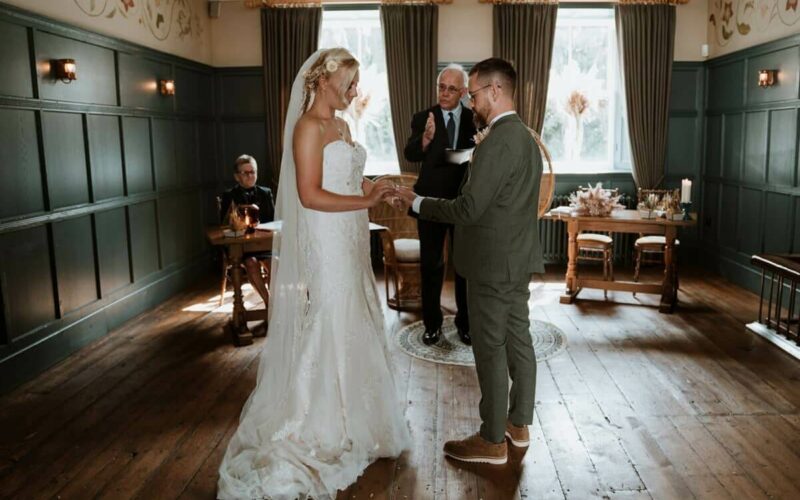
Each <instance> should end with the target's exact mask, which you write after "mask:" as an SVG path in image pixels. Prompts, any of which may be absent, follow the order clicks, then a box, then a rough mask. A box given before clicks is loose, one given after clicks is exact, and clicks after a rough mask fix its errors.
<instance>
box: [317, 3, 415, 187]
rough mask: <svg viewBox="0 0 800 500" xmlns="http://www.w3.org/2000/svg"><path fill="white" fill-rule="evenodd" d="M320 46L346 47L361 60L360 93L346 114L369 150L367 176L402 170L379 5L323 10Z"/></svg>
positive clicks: (357, 137) (345, 117) (360, 139)
mask: <svg viewBox="0 0 800 500" xmlns="http://www.w3.org/2000/svg"><path fill="white" fill-rule="evenodd" d="M319 44H320V47H324V48H328V47H344V48H346V49H348V50H349V51H350V52H352V53H353V55H354V56H356V58H357V59H358V60H359V62H360V63H361V67H360V83H359V85H358V87H359V94H358V97H356V98H355V99H354V100H353V104H352V105H351V106H350V107H349V108H348V109H347V110H346V111H344V112H343V113H342V117H343V118H344V119H345V120H347V122H348V124H349V125H350V131H351V132H352V134H353V137H354V138H355V140H357V141H358V142H359V143H361V144H362V145H363V146H364V147H365V148H366V149H367V165H366V168H365V171H364V174H365V175H381V174H394V173H399V172H400V168H399V165H398V161H397V150H396V149H395V142H394V132H393V130H394V128H393V127H392V111H391V108H390V106H389V80H388V78H387V77H386V52H385V51H384V47H383V31H382V30H381V20H380V13H379V11H378V9H377V8H364V9H346V10H345V9H337V10H334V9H328V8H326V9H325V10H323V12H322V32H321V33H320V38H319Z"/></svg>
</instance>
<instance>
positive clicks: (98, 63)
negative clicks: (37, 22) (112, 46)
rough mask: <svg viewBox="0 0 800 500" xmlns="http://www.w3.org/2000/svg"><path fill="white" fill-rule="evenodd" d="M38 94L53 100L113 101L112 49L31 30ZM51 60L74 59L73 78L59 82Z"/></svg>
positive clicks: (112, 102)
mask: <svg viewBox="0 0 800 500" xmlns="http://www.w3.org/2000/svg"><path fill="white" fill-rule="evenodd" d="M34 39H35V42H34V43H35V46H36V64H37V70H38V71H37V74H38V80H39V96H40V97H41V98H42V99H50V100H54V101H70V102H82V103H91V104H110V105H115V104H117V87H116V81H115V80H116V75H115V66H114V51H113V50H109V49H106V48H103V47H98V46H97V45H91V44H88V43H84V42H81V41H78V40H74V39H72V38H67V37H63V36H58V35H54V34H51V33H45V32H42V31H36V32H35V36H34ZM52 59H74V60H75V65H76V67H77V71H76V76H77V79H76V80H74V81H72V82H70V83H63V82H61V81H59V80H56V79H54V78H53V75H52V72H51V70H50V60H52Z"/></svg>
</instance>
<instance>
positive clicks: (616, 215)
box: [542, 210, 697, 226]
mask: <svg viewBox="0 0 800 500" xmlns="http://www.w3.org/2000/svg"><path fill="white" fill-rule="evenodd" d="M689 216H690V217H691V220H667V219H660V218H656V219H645V218H643V217H642V216H641V215H640V214H639V211H638V210H614V211H613V212H611V215H609V216H606V217H593V216H589V215H577V214H573V213H565V212H555V213H554V212H553V211H552V210H551V211H549V212H547V213H546V214H544V215H543V216H542V218H543V219H548V220H563V221H565V222H567V221H570V220H577V221H581V222H583V221H586V222H593V221H602V220H607V221H611V222H622V223H625V222H630V223H646V224H656V225H662V226H694V225H696V224H697V214H696V213H691V214H689Z"/></svg>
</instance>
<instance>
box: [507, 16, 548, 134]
mask: <svg viewBox="0 0 800 500" xmlns="http://www.w3.org/2000/svg"><path fill="white" fill-rule="evenodd" d="M492 10H493V14H492V17H493V20H494V37H493V44H492V45H493V47H492V50H493V54H494V55H495V57H501V58H503V59H506V60H507V61H511V63H512V64H513V65H514V69H516V70H517V94H516V96H515V100H516V106H517V112H518V113H519V115H520V118H521V119H522V121H523V122H524V123H525V124H526V125H528V126H529V127H530V128H532V129H534V130H535V131H536V132H538V133H541V132H542V126H543V125H544V111H545V106H546V104H547V83H548V81H549V77H550V60H551V59H552V55H553V39H554V37H555V33H556V17H557V15H558V4H557V3H540V4H504V5H494V6H493V8H492Z"/></svg>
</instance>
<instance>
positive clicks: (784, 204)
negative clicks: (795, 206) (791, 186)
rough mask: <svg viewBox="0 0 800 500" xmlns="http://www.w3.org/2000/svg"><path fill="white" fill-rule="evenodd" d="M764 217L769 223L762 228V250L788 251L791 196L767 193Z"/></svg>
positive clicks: (790, 240)
mask: <svg viewBox="0 0 800 500" xmlns="http://www.w3.org/2000/svg"><path fill="white" fill-rule="evenodd" d="M765 217H766V218H767V219H769V225H767V226H766V227H765V228H764V229H765V231H764V251H765V252H767V253H789V251H791V248H792V197H791V196H789V195H785V194H778V193H767V204H766V210H765ZM759 225H760V224H759Z"/></svg>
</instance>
